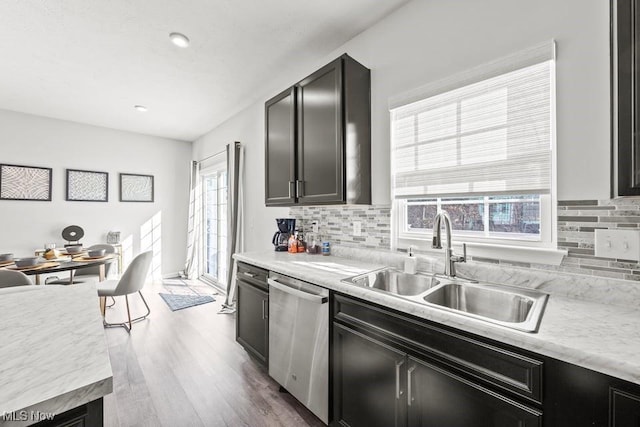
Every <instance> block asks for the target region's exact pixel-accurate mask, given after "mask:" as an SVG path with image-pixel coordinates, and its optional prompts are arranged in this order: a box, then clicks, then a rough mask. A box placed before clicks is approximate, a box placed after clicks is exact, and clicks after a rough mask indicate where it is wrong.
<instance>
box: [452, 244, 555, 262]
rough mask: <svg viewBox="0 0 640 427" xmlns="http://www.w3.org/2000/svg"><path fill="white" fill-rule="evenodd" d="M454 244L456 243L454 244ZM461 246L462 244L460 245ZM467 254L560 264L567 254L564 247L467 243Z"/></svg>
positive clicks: (516, 260) (514, 260) (504, 259)
mask: <svg viewBox="0 0 640 427" xmlns="http://www.w3.org/2000/svg"><path fill="white" fill-rule="evenodd" d="M454 246H456V245H454ZM460 247H462V245H460ZM467 255H469V256H471V257H474V256H475V257H482V258H491V259H499V260H503V261H512V262H526V263H535V264H548V265H560V263H561V262H562V259H563V258H564V257H565V255H567V251H566V250H564V249H556V248H531V247H524V246H507V245H490V244H487V243H467Z"/></svg>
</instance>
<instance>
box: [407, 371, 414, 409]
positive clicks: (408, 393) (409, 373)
mask: <svg viewBox="0 0 640 427" xmlns="http://www.w3.org/2000/svg"><path fill="white" fill-rule="evenodd" d="M415 369H416V367H415V366H412V367H410V368H409V370H407V405H408V406H411V402H412V401H413V396H411V376H412V374H413V371H414V370H415Z"/></svg>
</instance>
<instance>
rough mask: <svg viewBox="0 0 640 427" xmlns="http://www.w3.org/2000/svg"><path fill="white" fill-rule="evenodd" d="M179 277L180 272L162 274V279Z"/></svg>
mask: <svg viewBox="0 0 640 427" xmlns="http://www.w3.org/2000/svg"><path fill="white" fill-rule="evenodd" d="M179 277H180V273H179V272H177V271H176V272H174V273H165V274H163V275H162V278H163V279H176V278H179Z"/></svg>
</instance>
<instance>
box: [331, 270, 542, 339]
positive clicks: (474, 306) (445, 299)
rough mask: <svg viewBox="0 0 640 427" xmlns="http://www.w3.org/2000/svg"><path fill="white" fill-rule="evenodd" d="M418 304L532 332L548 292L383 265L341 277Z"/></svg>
mask: <svg viewBox="0 0 640 427" xmlns="http://www.w3.org/2000/svg"><path fill="white" fill-rule="evenodd" d="M343 282H345V283H349V284H352V285H356V286H361V287H364V288H370V289H374V290H376V291H379V292H384V293H387V294H390V295H394V296H397V297H400V298H403V299H406V300H409V301H413V302H416V303H419V304H426V305H429V306H431V307H434V308H438V309H442V310H447V311H450V312H452V313H456V314H460V315H463V316H468V317H473V318H476V319H480V320H484V321H486V322H491V323H495V324H498V325H501V326H505V327H508V328H511V329H517V330H521V331H525V332H535V331H537V329H538V326H539V324H540V320H541V318H542V313H543V311H544V307H545V305H546V302H547V298H548V295H547V294H545V293H543V292H538V291H536V290H530V289H522V288H517V287H513V286H505V285H497V284H491V283H475V282H468V281H465V280H464V279H458V278H452V277H446V276H436V275H433V274H423V273H418V274H405V273H403V272H402V271H400V270H396V269H394V268H390V267H388V268H383V269H380V270H374V271H371V272H368V273H364V274H359V275H357V276H353V277H349V278H347V279H344V280H343Z"/></svg>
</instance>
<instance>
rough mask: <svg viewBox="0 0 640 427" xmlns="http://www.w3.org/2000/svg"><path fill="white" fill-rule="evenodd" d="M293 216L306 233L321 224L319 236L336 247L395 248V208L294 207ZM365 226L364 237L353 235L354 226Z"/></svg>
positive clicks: (362, 206)
mask: <svg viewBox="0 0 640 427" xmlns="http://www.w3.org/2000/svg"><path fill="white" fill-rule="evenodd" d="M289 215H290V216H291V217H292V218H296V221H297V224H300V225H301V227H302V229H303V230H304V231H307V232H308V231H311V223H312V221H318V234H319V235H320V236H321V238H322V239H323V240H328V241H330V242H331V243H332V244H341V245H345V246H358V247H362V248H375V249H389V248H390V247H391V207H390V206H375V205H374V206H369V205H341V206H294V207H291V208H289ZM355 221H358V222H360V223H361V227H362V229H361V234H362V235H361V236H353V223H354V222H355Z"/></svg>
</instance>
